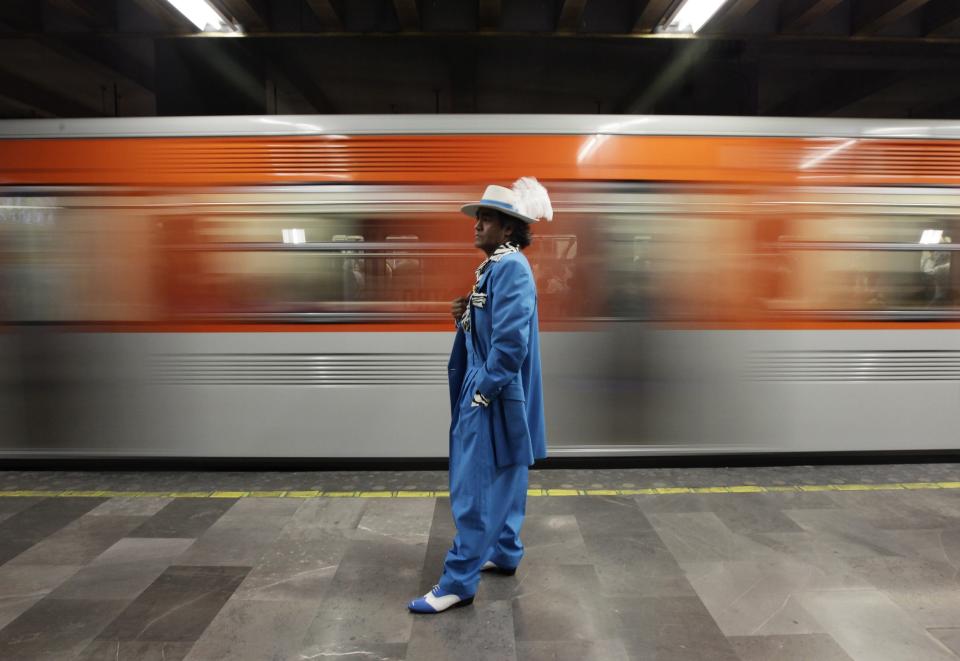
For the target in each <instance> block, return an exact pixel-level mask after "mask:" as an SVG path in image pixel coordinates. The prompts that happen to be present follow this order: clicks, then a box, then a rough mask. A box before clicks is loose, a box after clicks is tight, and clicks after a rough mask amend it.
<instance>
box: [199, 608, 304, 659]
mask: <svg viewBox="0 0 960 661" xmlns="http://www.w3.org/2000/svg"><path fill="white" fill-rule="evenodd" d="M317 608H318V607H317V606H314V607H308V605H307V604H305V603H304V602H302V601H286V602H285V601H270V602H264V601H244V600H241V599H231V600H230V601H228V602H227V603H226V605H224V607H223V609H221V611H220V612H219V613H218V614H217V617H216V618H214V620H213V622H211V623H210V626H208V627H207V629H206V631H204V633H203V635H202V636H201V637H200V639H199V640H198V641H197V642H196V643H195V644H194V646H193V648H192V649H191V650H190V653H189V655H187V659H188V661H219V660H223V661H246V660H247V659H249V660H250V661H262V660H263V659H287V658H290V657H291V656H293V655H294V654H295V653H296V652H299V651H300V649H301V647H300V640H301V639H302V638H303V635H304V633H305V632H306V630H307V627H309V626H310V623H311V622H312V621H313V619H314V617H315V616H316V611H317Z"/></svg>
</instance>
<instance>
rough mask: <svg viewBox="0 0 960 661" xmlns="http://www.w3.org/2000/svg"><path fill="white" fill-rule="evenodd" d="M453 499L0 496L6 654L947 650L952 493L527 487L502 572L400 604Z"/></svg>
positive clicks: (889, 470) (144, 478)
mask: <svg viewBox="0 0 960 661" xmlns="http://www.w3.org/2000/svg"><path fill="white" fill-rule="evenodd" d="M445 478H446V474H445V473H443V472H423V471H422V472H408V473H401V472H392V473H386V472H374V473H306V472H302V473H73V472H71V473H55V472H44V473H27V472H6V473H0V491H12V490H17V489H34V490H37V489H48V490H65V489H78V490H79V489H85V490H96V489H110V490H112V491H186V490H202V491H214V490H226V489H234V490H243V491H254V490H270V489H280V490H294V489H305V490H311V489H312V490H321V491H322V490H326V491H334V490H344V491H383V490H394V491H396V490H418V489H420V490H442V489H443V488H444V482H445ZM958 480H960V467H958V466H957V465H956V464H932V465H919V464H918V465H901V466H889V465H888V466H849V467H836V466H835V467H783V468H738V469H661V470H657V469H636V470H615V471H602V470H590V471H575V470H564V471H557V470H554V471H536V472H534V473H533V474H532V478H531V484H532V485H537V488H548V489H570V488H580V489H605V488H609V489H624V488H632V487H641V488H644V487H650V486H657V487H671V486H679V485H683V486H719V485H745V484H762V485H767V486H783V485H792V484H797V485H800V484H808V485H809V484H833V485H844V484H865V483H889V482H935V481H941V482H948V481H952V482H956V481H958ZM452 534H453V526H452V522H451V519H450V508H449V500H448V499H446V498H442V497H441V498H433V497H430V498H328V497H320V498H289V497H288V498H171V497H113V498H102V497H69V496H58V497H48V498H44V497H29V496H18V497H3V498H0V659H4V660H5V661H6V660H14V659H53V660H58V661H59V660H69V659H83V660H84V661H92V660H99V659H110V660H122V659H136V660H138V661H139V660H148V661H149V660H153V659H156V660H166V661H176V660H178V659H189V660H191V661H193V660H200V659H224V660H227V659H229V660H230V661H244V660H246V659H251V660H254V659H255V660H257V661H260V660H264V659H270V660H272V659H276V660H304V659H336V658H341V659H349V660H360V659H371V660H377V661H382V660H384V659H416V660H420V659H425V660H433V659H457V660H458V661H466V660H469V659H483V660H488V659H510V660H513V659H517V660H519V661H527V660H539V659H570V660H576V661H582V660H585V659H602V660H604V661H607V660H617V659H656V660H658V661H663V660H672V659H678V660H679V659H721V660H722V659H729V660H732V661H738V660H739V661H759V660H766V659H784V660H790V659H804V660H807V659H812V660H817V661H822V660H825V661H830V660H841V659H842V660H848V659H857V660H859V659H863V660H869V661H883V660H886V659H903V660H905V661H906V660H910V661H915V660H918V659H924V660H927V659H930V660H935V659H954V661H956V660H957V659H958V657H960V585H958V582H960V581H958V575H960V489H936V488H919V489H900V490H890V491H842V490H829V491H800V490H797V491H790V492H772V493H716V494H714V493H685V494H649V495H635V496H556V497H554V496H539V497H531V498H530V499H529V501H528V517H527V521H526V524H525V526H524V530H523V537H524V541H525V544H526V557H525V559H524V562H523V564H522V565H521V567H520V570H519V571H518V572H517V575H516V576H513V577H505V576H498V575H489V576H487V575H485V576H484V578H483V580H482V582H481V586H480V590H479V592H478V594H477V599H476V601H475V603H474V605H473V606H472V607H468V608H464V609H458V610H455V611H451V612H449V613H445V614H442V615H440V616H413V615H411V614H409V613H408V612H407V610H406V608H405V604H406V602H407V601H408V600H409V599H410V598H412V597H414V596H417V595H419V594H422V593H424V592H426V591H427V590H428V589H429V588H430V587H431V586H432V585H433V583H434V582H435V581H436V579H437V577H438V574H439V571H440V568H441V563H442V559H443V555H444V553H445V551H446V549H447V547H448V545H449V543H450V540H451V537H452Z"/></svg>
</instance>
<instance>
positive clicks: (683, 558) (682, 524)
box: [649, 512, 791, 562]
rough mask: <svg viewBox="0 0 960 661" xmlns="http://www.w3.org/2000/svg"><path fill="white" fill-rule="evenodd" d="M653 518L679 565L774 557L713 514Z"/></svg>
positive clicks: (764, 548)
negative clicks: (681, 563) (732, 529)
mask: <svg viewBox="0 0 960 661" xmlns="http://www.w3.org/2000/svg"><path fill="white" fill-rule="evenodd" d="M649 518H650V522H651V523H652V524H653V527H654V529H656V531H657V534H658V535H659V536H660V538H661V539H662V540H663V543H664V544H666V546H667V548H668V549H670V552H671V553H672V554H673V556H674V558H676V560H677V561H678V562H710V561H718V560H743V559H758V560H759V559H763V558H765V557H767V558H768V557H771V556H772V555H773V551H771V550H770V549H769V548H767V547H766V546H764V545H762V544H758V543H757V542H755V541H753V540H751V539H750V538H748V537H746V536H744V535H738V534H736V533H734V532H733V531H731V530H730V529H729V528H727V527H726V526H725V525H724V523H723V522H722V521H721V520H720V519H719V518H717V515H716V514H715V513H713V512H691V513H683V514H651V515H650V517H649ZM778 534H791V533H778Z"/></svg>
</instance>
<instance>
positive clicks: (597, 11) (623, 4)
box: [580, 0, 636, 34]
mask: <svg viewBox="0 0 960 661" xmlns="http://www.w3.org/2000/svg"><path fill="white" fill-rule="evenodd" d="M635 18H636V2H634V0H590V2H588V3H587V5H586V7H584V9H583V22H582V25H581V28H580V31H581V32H600V33H603V32H606V33H619V34H626V33H628V32H630V30H631V28H632V26H633V24H634V21H635Z"/></svg>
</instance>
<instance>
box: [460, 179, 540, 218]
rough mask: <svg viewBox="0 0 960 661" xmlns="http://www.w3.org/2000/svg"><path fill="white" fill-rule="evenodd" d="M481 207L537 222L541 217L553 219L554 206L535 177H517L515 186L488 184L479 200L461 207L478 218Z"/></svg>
mask: <svg viewBox="0 0 960 661" xmlns="http://www.w3.org/2000/svg"><path fill="white" fill-rule="evenodd" d="M480 209H493V210H495V211H499V212H500V213H505V214H507V215H508V216H513V217H514V218H518V219H520V220H522V221H523V222H525V223H535V222H537V221H539V220H540V219H541V218H545V219H546V220H547V221H550V220H553V207H552V206H551V205H550V196H549V195H548V194H547V189H546V188H544V187H543V186H542V185H541V184H540V182H539V181H537V180H536V179H534V178H533V177H522V178H520V179H517V180H516V181H515V182H514V183H513V188H505V187H504V186H496V185H490V186H487V189H486V190H485V191H483V198H482V199H481V200H480V201H479V202H471V203H470V204H465V205H463V206H462V207H460V211H462V212H463V213H464V214H466V215H467V216H470V217H471V218H476V217H477V211H479V210H480Z"/></svg>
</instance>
